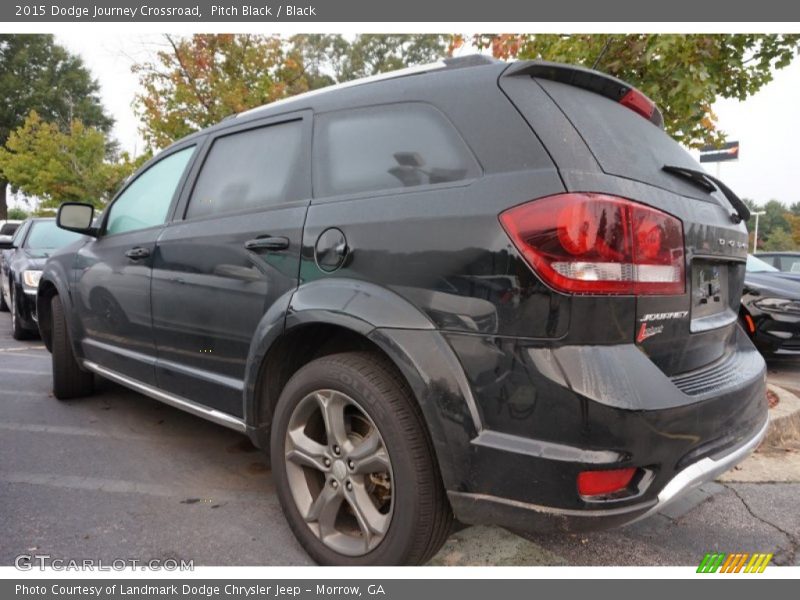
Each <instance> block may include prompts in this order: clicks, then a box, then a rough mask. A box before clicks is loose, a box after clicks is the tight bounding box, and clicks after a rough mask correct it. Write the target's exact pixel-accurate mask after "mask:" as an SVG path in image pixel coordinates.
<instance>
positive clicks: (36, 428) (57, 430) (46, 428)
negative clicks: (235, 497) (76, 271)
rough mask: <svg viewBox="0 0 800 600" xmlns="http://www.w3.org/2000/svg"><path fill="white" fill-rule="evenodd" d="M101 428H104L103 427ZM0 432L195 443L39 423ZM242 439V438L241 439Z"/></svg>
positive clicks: (188, 437)
mask: <svg viewBox="0 0 800 600" xmlns="http://www.w3.org/2000/svg"><path fill="white" fill-rule="evenodd" d="M103 427H106V426H105V425H104V426H103ZM0 431H17V432H23V433H46V434H48V435H68V436H84V437H91V438H102V439H107V440H112V441H129V442H146V443H147V444H169V445H172V444H173V443H174V442H175V441H179V442H184V443H186V442H196V441H197V436H196V435H192V434H182V433H177V434H176V433H170V434H169V435H167V436H165V435H163V433H162V434H161V435H148V434H146V433H134V432H130V431H114V430H108V429H99V428H91V427H75V426H71V425H46V424H40V423H0ZM242 439H244V438H242Z"/></svg>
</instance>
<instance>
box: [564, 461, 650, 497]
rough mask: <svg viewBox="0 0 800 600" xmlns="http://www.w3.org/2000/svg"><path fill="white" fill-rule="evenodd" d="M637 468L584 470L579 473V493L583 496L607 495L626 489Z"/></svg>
mask: <svg viewBox="0 0 800 600" xmlns="http://www.w3.org/2000/svg"><path fill="white" fill-rule="evenodd" d="M635 474H636V468H635V467H631V468H628V469H612V470H609V471H582V472H581V473H578V493H579V494H580V495H581V496H607V495H609V494H613V493H615V492H620V491H622V490H624V489H626V488H627V487H628V486H629V485H630V483H631V480H633V476H634V475H635Z"/></svg>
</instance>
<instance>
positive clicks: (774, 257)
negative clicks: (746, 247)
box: [756, 251, 800, 279]
mask: <svg viewBox="0 0 800 600" xmlns="http://www.w3.org/2000/svg"><path fill="white" fill-rule="evenodd" d="M756 256H757V257H758V258H760V259H761V260H763V261H764V262H765V263H767V264H769V265H771V266H773V267H775V268H776V269H777V270H778V271H781V272H782V273H791V274H792V275H796V276H797V278H798V279H800V252H792V251H785V252H758V253H757V254H756Z"/></svg>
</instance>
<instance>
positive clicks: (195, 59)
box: [134, 34, 450, 149]
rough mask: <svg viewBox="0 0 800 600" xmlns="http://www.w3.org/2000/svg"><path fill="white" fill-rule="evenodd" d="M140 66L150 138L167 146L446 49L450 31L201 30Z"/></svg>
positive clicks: (171, 39) (169, 42)
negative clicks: (349, 34) (347, 34)
mask: <svg viewBox="0 0 800 600" xmlns="http://www.w3.org/2000/svg"><path fill="white" fill-rule="evenodd" d="M164 39H165V44H164V47H163V48H161V49H160V50H159V51H157V52H156V53H155V56H154V58H153V59H152V60H150V61H147V62H143V63H140V64H137V65H135V66H134V72H135V73H137V74H138V75H139V81H140V83H141V91H140V92H139V93H138V94H137V95H136V99H135V106H136V110H137V112H138V115H139V117H140V119H141V122H142V127H141V132H142V135H143V136H144V138H145V140H146V142H147V144H148V145H149V146H150V147H151V148H153V149H157V148H163V147H165V146H167V145H168V144H170V143H171V142H173V141H175V140H176V139H179V138H181V137H183V136H185V135H187V134H189V133H192V132H193V131H197V130H199V129H202V128H204V127H207V126H209V125H212V124H214V123H218V122H219V121H220V120H222V119H224V118H225V117H227V116H230V115H232V114H236V113H238V112H241V111H244V110H247V109H249V108H253V107H256V106H260V105H262V104H266V103H269V102H272V101H274V100H279V99H281V98H285V97H288V96H292V95H294V94H298V93H301V92H305V91H307V90H311V89H316V88H319V87H323V86H326V85H330V84H332V83H337V82H340V81H347V80H349V79H353V78H356V77H362V76H365V75H373V74H376V73H381V72H384V71H389V70H393V69H397V68H401V67H404V66H407V65H410V64H417V63H420V62H429V61H430V60H433V59H435V58H440V57H441V56H444V55H445V54H446V52H447V47H448V41H449V39H450V38H449V36H444V35H419V36H414V35H359V36H355V38H353V39H350V40H348V39H345V38H344V37H342V36H340V35H296V36H293V37H291V38H285V37H281V36H277V35H255V34H196V35H193V36H191V37H187V38H184V37H176V36H171V35H167V36H165V38H164Z"/></svg>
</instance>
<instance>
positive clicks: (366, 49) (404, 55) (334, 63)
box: [289, 34, 452, 89]
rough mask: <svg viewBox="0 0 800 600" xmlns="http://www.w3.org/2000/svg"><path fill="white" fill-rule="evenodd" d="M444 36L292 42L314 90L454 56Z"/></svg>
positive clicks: (318, 38) (333, 37)
mask: <svg viewBox="0 0 800 600" xmlns="http://www.w3.org/2000/svg"><path fill="white" fill-rule="evenodd" d="M451 37H452V36H448V35H441V34H420V35H414V34H391V35H386V34H361V35H357V36H355V37H354V38H353V39H352V41H348V40H346V39H345V38H344V37H342V36H341V35H296V36H293V37H292V38H290V39H289V44H290V47H291V48H292V51H293V52H294V53H295V54H296V55H298V56H299V57H300V59H301V60H302V64H303V68H304V73H305V75H306V79H307V82H308V87H309V88H310V89H316V88H318V87H323V86H325V85H331V84H334V83H341V82H344V81H350V80H352V79H358V78H360V77H369V76H370V75H377V74H379V73H386V72H388V71H395V70H397V69H402V68H403V67H407V66H410V65H419V64H426V63H430V62H433V61H435V60H438V59H441V58H442V57H444V56H447V55H448V53H449V52H450V41H451Z"/></svg>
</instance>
